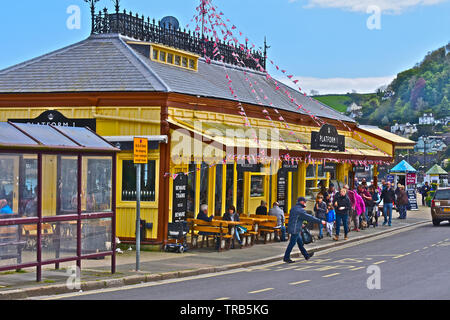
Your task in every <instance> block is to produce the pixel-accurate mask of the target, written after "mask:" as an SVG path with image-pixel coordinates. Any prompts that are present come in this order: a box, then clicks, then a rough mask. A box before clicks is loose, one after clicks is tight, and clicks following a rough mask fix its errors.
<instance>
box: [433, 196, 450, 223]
mask: <svg viewBox="0 0 450 320" xmlns="http://www.w3.org/2000/svg"><path fill="white" fill-rule="evenodd" d="M431 218H432V219H433V225H435V226H438V225H440V224H441V222H442V221H444V220H448V221H449V222H450V188H442V189H438V190H436V192H435V194H434V197H433V200H431Z"/></svg>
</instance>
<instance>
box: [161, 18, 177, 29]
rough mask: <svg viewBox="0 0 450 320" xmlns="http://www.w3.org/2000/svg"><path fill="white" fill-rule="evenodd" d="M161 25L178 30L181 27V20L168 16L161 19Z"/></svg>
mask: <svg viewBox="0 0 450 320" xmlns="http://www.w3.org/2000/svg"><path fill="white" fill-rule="evenodd" d="M161 26H162V27H163V28H166V29H169V28H170V29H175V30H178V29H179V28H180V22H179V21H178V19H177V18H175V17H172V16H168V17H164V18H162V19H161Z"/></svg>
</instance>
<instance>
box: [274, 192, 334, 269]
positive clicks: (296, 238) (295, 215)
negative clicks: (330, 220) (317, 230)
mask: <svg viewBox="0 0 450 320" xmlns="http://www.w3.org/2000/svg"><path fill="white" fill-rule="evenodd" d="M305 207H306V199H305V198H303V197H300V198H298V200H297V204H296V205H295V206H294V207H293V208H292V209H291V211H290V212H289V223H288V230H287V231H288V232H289V234H290V235H291V238H290V241H289V244H288V247H287V249H286V252H285V254H284V259H283V261H284V262H286V263H293V262H294V261H292V260H291V251H292V249H293V248H294V246H295V244H296V243H297V245H298V248H299V249H300V252H301V253H302V254H303V256H304V257H305V259H306V260H309V259H310V258H311V257H312V256H313V255H314V252H313V253H311V254H309V253H308V252H307V251H306V249H305V248H304V247H303V240H302V237H301V235H300V232H301V230H302V226H303V221H305V220H306V221H309V222H313V223H321V224H322V225H325V224H326V222H325V221H323V220H319V219H317V218H315V217H313V216H312V215H309V214H307V213H306V211H305Z"/></svg>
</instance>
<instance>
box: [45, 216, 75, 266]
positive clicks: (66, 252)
mask: <svg viewBox="0 0 450 320" xmlns="http://www.w3.org/2000/svg"><path fill="white" fill-rule="evenodd" d="M76 256H77V221H58V222H50V223H43V224H42V260H43V261H46V260H54V259H59V258H69V257H76Z"/></svg>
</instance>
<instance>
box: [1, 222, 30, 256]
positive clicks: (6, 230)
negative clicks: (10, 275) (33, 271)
mask: <svg viewBox="0 0 450 320" xmlns="http://www.w3.org/2000/svg"><path fill="white" fill-rule="evenodd" d="M21 228H22V227H21V226H1V227H0V260H8V259H16V260H17V264H18V265H19V264H21V263H22V250H23V248H24V246H25V244H26V241H23V240H22V239H21V231H20V229H21ZM11 249H12V250H11Z"/></svg>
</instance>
